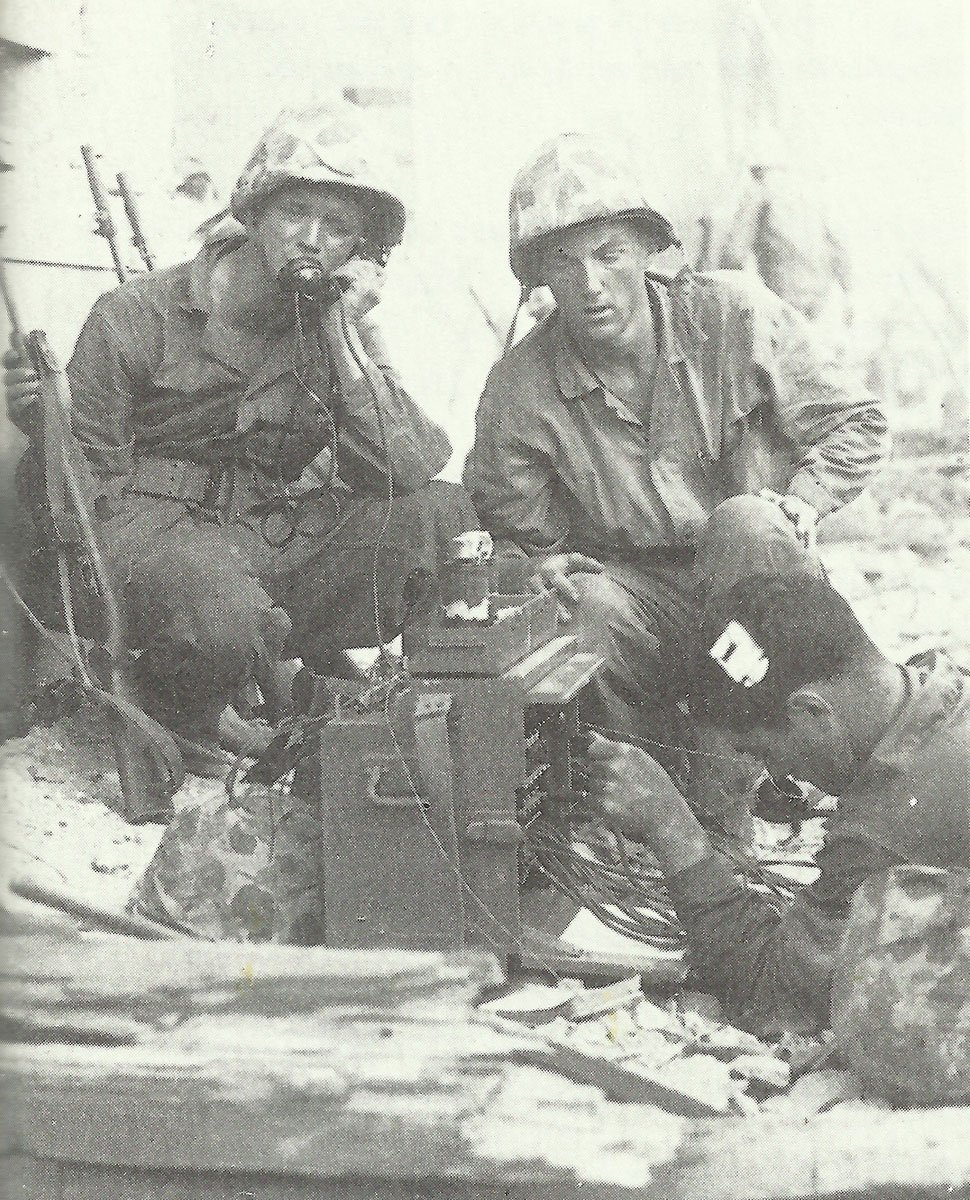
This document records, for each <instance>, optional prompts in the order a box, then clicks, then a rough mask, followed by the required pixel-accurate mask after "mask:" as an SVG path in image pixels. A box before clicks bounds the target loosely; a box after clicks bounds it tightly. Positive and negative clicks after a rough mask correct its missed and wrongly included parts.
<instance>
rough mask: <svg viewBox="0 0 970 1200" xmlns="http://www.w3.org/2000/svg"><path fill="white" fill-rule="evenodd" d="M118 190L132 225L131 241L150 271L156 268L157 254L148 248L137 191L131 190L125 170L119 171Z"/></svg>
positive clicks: (129, 222)
mask: <svg viewBox="0 0 970 1200" xmlns="http://www.w3.org/2000/svg"><path fill="white" fill-rule="evenodd" d="M118 191H119V192H120V193H121V201H122V203H123V204H124V206H125V215H126V216H127V218H128V224H129V225H130V226H131V242H132V245H133V246H134V247H135V249H136V250H137V251H138V253H139V254H140V255H141V260H142V262H143V263H144V264H145V266H146V267H147V268H148V270H149V271H154V270H155V256H154V255H153V254H152V252H151V250H149V248H148V242H147V241H146V240H145V231H144V229H142V224H141V215H140V214H139V212H138V204H137V202H136V200H135V193H134V192H133V191H132V190H131V185H130V184H129V183H128V176H127V175H125V173H124V171H119V172H118Z"/></svg>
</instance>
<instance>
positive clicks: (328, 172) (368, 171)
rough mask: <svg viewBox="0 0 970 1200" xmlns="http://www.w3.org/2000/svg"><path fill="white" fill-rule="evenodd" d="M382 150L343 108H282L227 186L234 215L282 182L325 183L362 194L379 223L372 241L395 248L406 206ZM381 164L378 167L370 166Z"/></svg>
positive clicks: (238, 216)
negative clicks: (235, 179) (391, 178)
mask: <svg viewBox="0 0 970 1200" xmlns="http://www.w3.org/2000/svg"><path fill="white" fill-rule="evenodd" d="M387 159H388V155H387V153H386V152H384V153H382V152H381V151H379V150H378V149H377V148H376V147H375V146H374V145H373V144H372V142H371V141H370V139H369V138H367V137H366V135H365V134H364V133H363V132H362V130H361V129H360V126H359V124H358V122H357V121H356V119H355V117H354V114H353V113H351V112H350V111H349V110H347V109H346V108H344V107H343V106H338V105H334V104H317V105H314V106H312V107H310V108H303V109H284V110H283V111H282V112H281V113H280V114H279V116H278V117H277V118H276V120H275V121H274V122H273V123H272V125H270V127H269V128H268V129H267V130H266V132H265V133H264V134H263V136H262V137H261V138H260V139H259V142H258V143H257V144H256V148H255V150H254V151H253V153H252V154H251V155H250V158H249V161H248V162H247V163H246V166H245V167H244V168H243V172H242V174H241V175H240V176H239V179H238V180H237V181H236V186H235V187H234V188H233V190H232V198H231V200H230V207H231V209H232V214H233V216H234V217H235V218H236V219H237V220H238V221H241V222H243V223H244V222H245V219H246V216H247V214H248V213H250V212H251V211H252V209H253V207H254V206H256V205H259V204H261V203H263V202H264V201H265V200H266V199H267V198H268V197H269V196H270V195H272V193H273V192H275V191H277V189H279V188H281V187H283V186H284V185H285V184H287V183H294V182H306V183H329V184H333V185H334V186H338V187H343V188H348V189H350V190H351V191H352V192H355V193H359V194H361V195H362V196H363V197H364V198H365V199H366V200H367V201H369V202H370V204H371V205H372V206H373V211H374V213H375V215H376V216H377V218H378V220H379V222H380V228H379V230H378V231H376V234H377V240H378V241H379V242H380V243H381V244H382V245H384V246H387V247H391V246H396V245H397V244H398V243H399V242H400V240H401V238H402V236H403V234H404V224H405V221H406V219H407V210H406V209H405V206H404V203H403V201H402V200H401V198H400V195H399V194H398V188H397V186H396V185H395V184H392V183H391V181H390V179H389V178H388V177H387V175H386V174H385V171H386V169H387V168H386V167H385V166H384V165H383V164H385V163H386V162H387ZM376 163H381V164H382V165H381V166H380V167H375V164H376Z"/></svg>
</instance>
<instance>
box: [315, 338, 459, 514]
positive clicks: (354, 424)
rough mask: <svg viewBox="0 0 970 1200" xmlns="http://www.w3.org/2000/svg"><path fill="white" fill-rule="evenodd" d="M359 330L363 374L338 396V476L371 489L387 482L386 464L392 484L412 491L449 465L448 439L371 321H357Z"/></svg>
mask: <svg viewBox="0 0 970 1200" xmlns="http://www.w3.org/2000/svg"><path fill="white" fill-rule="evenodd" d="M358 333H359V334H360V340H361V345H362V346H363V348H364V352H365V354H366V355H367V359H366V360H365V362H364V364H363V365H364V370H365V373H366V375H367V378H366V379H361V380H360V381H359V382H358V383H356V384H355V385H354V386H353V387H351V388H348V389H347V390H346V391H345V393H344V395H343V397H342V410H341V429H340V440H339V446H340V449H339V452H338V464H339V467H340V473H341V476H342V478H343V479H344V480H345V482H347V483H349V484H350V485H351V486H354V487H364V488H371V489H372V488H377V487H382V486H384V485H386V483H387V479H388V470H389V471H390V476H391V478H392V479H393V482H394V486H395V488H397V489H398V490H399V491H401V492H410V491H414V490H415V489H416V488H419V487H423V486H424V485H425V484H426V483H428V482H430V480H432V479H434V477H435V476H436V475H438V474H439V473H440V472H441V471H442V470H444V468H445V467H446V466H447V465H448V460H449V459H450V458H451V443H450V442H449V440H448V436H447V434H446V433H445V432H444V430H443V429H442V428H441V427H440V426H439V425H437V424H435V422H434V421H432V420H431V418H430V417H429V416H428V415H427V414H426V413H425V412H424V411H423V410H422V409H421V407H420V406H419V405H418V404H416V403H415V401H414V400H412V399H411V397H410V396H409V395H408V393H407V392H406V391H405V389H404V387H403V386H402V384H401V382H400V380H399V379H398V377H397V375H396V373H395V372H394V370H393V369H392V368H391V367H390V365H389V364H388V361H387V359H388V354H387V351H386V348H385V346H384V342H383V339H382V338H381V337H380V335H379V333H378V332H377V330H376V328H375V327H374V326H373V324H372V323H370V322H365V321H362V322H361V323H360V325H359V326H358Z"/></svg>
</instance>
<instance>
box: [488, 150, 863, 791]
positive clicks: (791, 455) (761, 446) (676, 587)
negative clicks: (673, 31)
mask: <svg viewBox="0 0 970 1200" xmlns="http://www.w3.org/2000/svg"><path fill="white" fill-rule="evenodd" d="M510 225H511V247H510V261H511V266H512V270H513V272H514V273H515V275H516V276H517V278H518V279H519V281H520V282H521V283H522V285H523V290H524V291H526V290H528V289H529V288H531V287H533V286H535V285H538V284H545V285H547V286H548V287H549V289H550V290H551V292H552V295H553V297H554V299H555V302H556V310H555V311H554V312H553V313H552V315H550V316H549V317H548V318H547V319H546V320H545V321H543V322H542V323H541V324H540V325H539V326H537V327H536V328H535V329H533V330H532V331H531V332H530V333H529V334H528V335H527V336H526V337H525V338H523V339H522V341H521V342H519V343H518V344H517V345H516V346H514V347H513V348H512V349H511V350H510V351H509V353H507V354H506V355H505V356H504V357H503V358H502V359H501V360H500V361H499V362H498V363H497V364H496V366H495V367H494V368H493V370H492V372H491V374H490V376H489V378H488V381H487V384H486V387H485V391H484V395H483V397H482V400H481V404H480V407H479V411H478V415H477V425H476V439H475V445H474V447H473V450H472V453H471V455H470V457H469V461H468V464H467V468H466V476H465V479H466V485H467V486H468V488H469V491H470V492H471V493H472V497H473V499H474V501H475V504H476V508H477V510H478V512H479V515H480V518H481V521H482V523H483V525H484V526H485V527H486V528H488V529H489V530H490V531H491V532H492V534H493V536H494V537H495V538H496V541H497V550H498V555H497V557H498V558H499V560H500V561H504V563H505V564H506V568H507V571H508V573H509V574H510V575H513V574H516V573H517V574H518V575H519V576H520V577H522V576H525V577H530V576H531V577H532V578H533V581H534V582H535V583H538V584H543V585H548V586H551V587H553V588H555V589H556V591H557V592H558V593H559V595H560V598H561V599H562V601H563V604H564V606H565V607H566V608H567V609H568V611H569V614H570V627H571V629H572V630H573V631H574V632H575V633H576V634H577V635H578V637H579V638H580V640H581V642H582V643H583V644H584V645H585V646H586V647H587V648H589V649H592V650H596V651H598V652H600V653H601V654H603V655H605V657H606V660H607V661H606V667H605V669H604V670H603V671H602V672H601V673H600V675H599V677H598V679H597V680H596V682H595V683H594V685H593V687H592V688H591V689H587V690H588V691H590V693H591V699H590V701H589V702H588V704H587V714H586V715H587V718H588V719H589V720H590V721H591V722H592V723H594V724H599V725H601V726H603V727H604V728H607V729H610V730H613V731H615V732H618V733H619V734H620V736H623V737H641V738H647V739H650V741H651V744H656V745H657V747H658V751H657V752H658V754H659V755H660V756H661V757H662V758H664V760H665V762H666V764H667V765H668V766H669V767H671V769H674V770H677V771H680V770H682V768H683V764H684V757H683V751H682V749H680V748H681V747H683V746H685V745H689V744H690V742H689V739H690V737H691V733H690V728H689V726H687V727H685V720H684V712H683V705H682V700H683V695H682V690H681V686H680V684H681V671H680V669H679V666H678V662H677V660H676V658H675V657H672V654H671V647H672V645H673V644H674V643H675V641H676V638H677V636H678V635H681V634H683V633H684V632H685V630H686V629H688V628H689V627H690V626H691V624H692V623H693V622H694V621H695V619H696V615H697V594H698V589H700V590H701V592H703V591H704V589H706V588H709V587H710V586H711V585H712V583H713V582H718V583H722V582H723V580H724V579H725V578H727V577H728V576H730V575H731V574H732V573H733V574H735V575H736V574H737V572H738V571H740V570H742V569H749V568H750V567H751V565H752V563H759V562H760V565H761V566H762V567H763V568H767V567H768V566H769V565H770V564H772V563H773V562H774V559H773V557H772V556H773V555H774V554H776V553H777V552H778V547H779V545H780V542H779V537H781V541H782V542H783V541H785V540H786V539H787V541H789V542H790V543H791V544H792V545H795V544H796V543H798V542H801V543H804V544H807V543H808V542H810V541H811V539H812V536H813V533H814V528H815V522H816V519H817V518H818V517H824V516H825V515H827V514H828V513H830V512H832V511H834V510H835V509H837V508H839V507H840V506H841V505H843V504H845V503H846V502H847V501H848V500H851V499H852V498H853V497H854V496H856V495H857V494H858V493H859V492H860V491H861V490H862V488H863V487H864V486H865V484H866V482H867V481H868V480H869V478H870V477H871V476H872V474H873V472H874V471H875V470H876V469H877V468H878V466H879V464H880V463H881V461H882V459H883V457H884V455H885V454H886V451H887V431H886V421H885V418H884V417H883V414H882V413H881V411H880V410H879V408H878V406H877V405H876V404H875V402H874V401H873V399H872V397H871V396H869V395H868V394H866V393H865V392H863V391H861V390H859V389H858V388H857V387H855V386H854V385H853V384H851V383H850V381H849V380H848V379H847V378H846V377H845V376H844V375H843V373H842V372H841V371H840V369H839V368H838V367H837V366H836V365H835V364H833V363H831V362H828V361H826V360H825V359H824V358H822V357H820V356H818V355H817V354H816V352H815V350H814V347H813V346H812V344H811V342H810V340H809V337H808V335H807V332H806V328H805V325H804V322H803V319H802V318H801V316H800V315H799V314H798V313H796V312H795V311H794V310H793V309H791V308H790V307H789V306H788V305H786V304H785V303H783V302H782V301H781V300H779V299H778V298H777V297H775V296H773V295H771V293H769V292H768V291H767V289H765V288H764V287H763V286H762V285H760V284H759V283H758V282H757V281H753V280H751V279H749V278H748V277H746V276H744V275H742V274H741V273H740V272H717V273H713V274H711V275H699V274H698V275H695V274H692V273H691V272H690V271H689V270H688V269H686V268H684V269H682V270H680V271H678V272H677V273H676V274H673V275H671V274H670V273H669V272H667V273H664V272H662V271H659V270H657V269H656V266H657V263H656V261H655V260H656V256H657V255H658V254H659V253H660V252H662V251H664V250H666V249H669V248H671V247H676V246H677V237H676V233H675V231H674V229H673V227H672V226H671V223H670V221H669V219H668V218H667V217H666V215H665V214H664V213H663V212H662V211H660V209H659V208H658V207H655V206H654V205H653V204H652V203H651V201H650V199H649V198H648V196H647V194H646V193H645V192H644V190H643V189H642V187H641V186H640V184H639V182H638V181H637V179H636V178H635V177H634V175H633V173H632V172H631V170H630V169H629V166H628V165H627V163H626V162H624V161H622V160H621V159H619V158H618V157H616V156H612V155H611V154H609V153H607V152H606V151H605V150H604V149H603V148H602V147H601V146H600V145H599V144H597V143H594V142H592V141H590V140H589V139H588V138H586V137H585V136H582V135H580V134H575V133H569V134H563V135H560V136H558V137H556V138H554V139H553V140H552V141H551V142H549V143H547V144H546V145H544V146H543V147H542V148H541V149H540V150H539V151H538V152H537V154H536V155H535V157H534V158H533V159H532V160H530V162H529V163H528V164H527V165H526V166H525V167H524V168H523V169H522V170H521V171H520V172H519V174H518V176H517V177H516V179H515V182H514V185H513V188H512V196H511V204H510ZM761 492H763V494H764V496H765V497H766V499H765V500H764V501H762V502H761V503H759V504H758V505H756V506H754V509H751V508H750V506H748V507H746V506H745V505H744V504H741V505H740V509H738V506H739V498H742V497H745V496H746V495H748V494H750V493H761ZM725 504H726V505H727V506H728V510H729V512H730V510H731V508H732V506H733V507H734V508H735V509H738V511H739V512H740V513H741V514H742V516H743V518H744V520H745V521H747V522H749V524H750V526H751V527H750V529H749V530H748V532H753V531H754V530H755V529H760V530H761V532H762V533H763V535H764V536H763V537H754V538H753V540H752V539H749V541H751V543H752V545H753V546H755V550H754V552H753V553H754V557H753V558H752V557H751V555H750V554H748V555H747V557H744V556H742V557H743V558H744V564H742V561H741V559H739V558H738V557H737V556H735V558H734V559H733V560H732V547H731V546H730V545H724V546H721V547H719V553H717V554H708V555H706V556H705V561H706V562H707V563H708V564H716V567H713V566H712V567H711V569H712V570H714V572H715V576H716V578H715V579H713V580H712V579H711V578H705V579H702V578H699V577H698V575H697V573H696V571H695V557H696V546H697V543H698V540H699V538H701V537H702V536H703V533H704V530H705V527H706V526H707V523H708V520H709V518H710V517H711V514H712V513H714V512H716V511H717V510H718V509H719V508H720V507H722V506H724V505H725ZM736 515H737V514H736ZM730 523H731V522H729V524H730ZM759 546H760V547H761V548H760V549H758V548H757V547H759ZM749 548H750V547H749ZM746 554H747V552H746ZM759 556H760V558H759ZM510 582H511V581H510ZM713 761H715V760H714V759H705V758H702V757H701V756H698V755H695V756H694V767H695V770H694V772H693V773H694V775H695V776H696V777H700V776H705V775H708V774H709V773H710V772H709V771H707V770H701V769H700V767H699V766H698V764H702V763H704V762H713ZM704 786H705V787H707V788H708V790H710V788H713V789H714V792H715V793H717V791H718V787H719V786H720V785H715V784H713V783H710V784H705V785H704Z"/></svg>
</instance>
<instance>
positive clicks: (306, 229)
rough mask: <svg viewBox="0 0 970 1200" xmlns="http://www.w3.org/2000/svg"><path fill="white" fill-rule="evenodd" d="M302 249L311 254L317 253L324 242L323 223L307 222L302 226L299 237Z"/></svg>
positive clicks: (317, 221)
mask: <svg viewBox="0 0 970 1200" xmlns="http://www.w3.org/2000/svg"><path fill="white" fill-rule="evenodd" d="M301 241H302V243H303V246H304V249H306V250H309V251H311V252H316V251H319V250H320V248H321V247H322V246H323V241H324V223H323V221H320V220H315V221H307V223H306V224H305V225H304V226H303V232H302V236H301Z"/></svg>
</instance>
